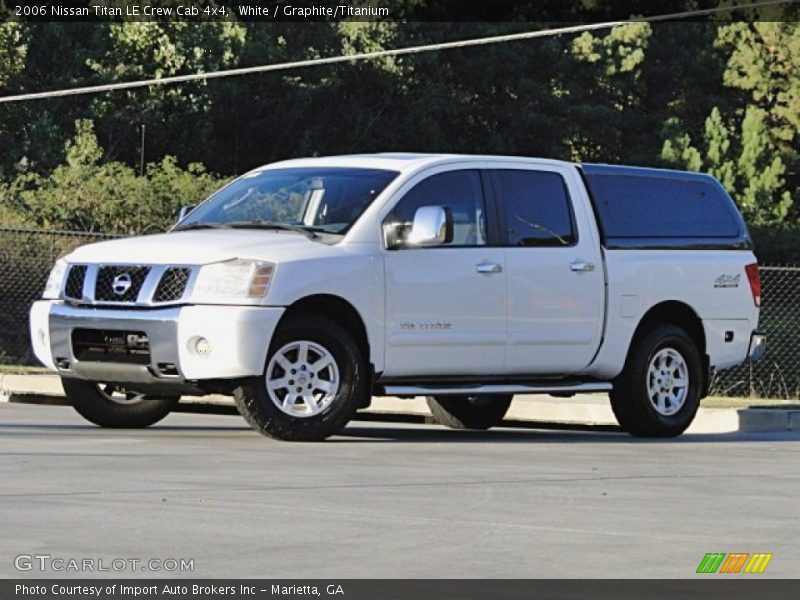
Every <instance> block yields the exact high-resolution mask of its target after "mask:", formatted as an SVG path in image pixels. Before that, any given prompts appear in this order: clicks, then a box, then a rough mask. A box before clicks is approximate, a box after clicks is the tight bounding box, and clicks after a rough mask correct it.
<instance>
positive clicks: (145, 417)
mask: <svg viewBox="0 0 800 600" xmlns="http://www.w3.org/2000/svg"><path fill="white" fill-rule="evenodd" d="M61 385H62V386H63V387H64V393H65V394H66V396H67V399H68V400H69V401H70V402H71V403H72V406H73V407H74V408H75V410H76V411H78V414H80V415H81V416H82V417H83V418H84V419H86V420H87V421H90V422H91V423H94V424H95V425H99V426H100V427H111V428H115V429H142V428H144V427H149V426H150V425H153V424H154V423H158V422H159V421H160V420H161V419H163V418H164V417H166V416H167V415H168V414H169V413H170V412H171V411H172V410H173V409H174V408H175V405H176V404H177V403H178V400H179V399H180V397H179V396H174V397H167V398H154V397H152V396H145V395H144V394H137V393H136V392H126V391H124V390H121V389H119V388H117V387H114V386H111V385H107V384H103V383H96V382H93V381H84V380H82V379H72V378H68V377H62V378H61Z"/></svg>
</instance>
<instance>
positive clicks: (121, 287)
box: [111, 273, 133, 296]
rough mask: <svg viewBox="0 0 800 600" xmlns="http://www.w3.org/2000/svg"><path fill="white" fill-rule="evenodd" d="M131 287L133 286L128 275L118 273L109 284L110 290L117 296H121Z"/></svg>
mask: <svg viewBox="0 0 800 600" xmlns="http://www.w3.org/2000/svg"><path fill="white" fill-rule="evenodd" d="M131 285H133V280H132V279H131V276H130V275H129V274H128V273H120V274H119V275H117V276H116V277H114V281H113V282H112V283H111V289H112V290H113V291H114V293H115V294H116V295H117V296H123V295H125V292H127V291H128V290H129V289H131Z"/></svg>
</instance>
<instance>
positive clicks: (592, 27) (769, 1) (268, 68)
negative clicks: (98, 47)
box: [0, 0, 798, 104]
mask: <svg viewBox="0 0 800 600" xmlns="http://www.w3.org/2000/svg"><path fill="white" fill-rule="evenodd" d="M797 1H798V0H766V1H764V2H754V3H752V4H743V5H740V6H720V7H717V8H706V9H699V10H691V11H685V12H679V13H670V14H665V15H654V16H650V17H639V18H634V19H629V20H627V21H604V22H601V23H588V24H583V25H571V26H567V27H558V28H555V29H540V30H537V31H525V32H521V33H511V34H506V35H496V36H490V37H482V38H473V39H468V40H457V41H452V42H440V43H436V44H424V45H421V46H409V47H406V48H394V49H390V50H377V51H375V52H362V53H357V54H347V55H340V56H329V57H326V58H311V59H307V60H296V61H290V62H284V63H275V64H270V65H258V66H254V67H242V68H238V69H226V70H220V71H210V72H206V73H191V74H188V75H173V76H170V77H161V78H158V79H141V80H137V81H126V82H118V83H107V84H101V85H90V86H85V87H76V88H65V89H60V90H51V91H47V92H33V93H29V94H17V95H13V96H0V104H2V103H8V102H21V101H24V100H41V99H44V98H59V97H63V96H78V95H82V94H97V93H100V92H110V91H114V90H128V89H133V88H140V87H147V86H151V85H168V84H172V83H184V82H187V81H198V80H208V79H220V78H222V77H237V76H240V75H250V74H252V73H268V72H272V71H285V70H288V69H300V68H305V67H315V66H320V65H332V64H337V63H349V62H357V61H362V60H373V59H376V58H386V57H393V56H404V55H410V54H421V53H423V52H436V51H439V50H452V49H456V48H469V47H474V46H487V45H489V44H500V43H505V42H515V41H520V40H531V39H536V38H543V37H551V36H556V35H563V34H568V33H581V32H584V31H597V30H599V29H611V28H612V27H618V26H620V25H627V24H630V23H655V22H659V21H673V20H680V19H687V18H690V17H702V16H710V15H715V14H722V13H729V12H734V11H738V10H749V9H752V8H762V7H766V6H774V5H780V4H792V3H795V2H797Z"/></svg>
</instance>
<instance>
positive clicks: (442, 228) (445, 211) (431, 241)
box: [406, 206, 453, 247]
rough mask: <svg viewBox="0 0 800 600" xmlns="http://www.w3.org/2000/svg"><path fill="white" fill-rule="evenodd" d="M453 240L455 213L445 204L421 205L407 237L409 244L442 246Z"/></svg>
mask: <svg viewBox="0 0 800 600" xmlns="http://www.w3.org/2000/svg"><path fill="white" fill-rule="evenodd" d="M452 241H453V214H452V213H451V212H450V209H449V208H447V207H444V206H420V207H419V208H418V209H417V212H416V213H414V223H413V224H412V226H411V231H410V232H409V234H408V238H406V244H407V245H408V246H416V247H426V246H441V245H442V244H447V243H449V242H452Z"/></svg>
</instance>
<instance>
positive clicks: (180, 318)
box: [30, 300, 284, 387]
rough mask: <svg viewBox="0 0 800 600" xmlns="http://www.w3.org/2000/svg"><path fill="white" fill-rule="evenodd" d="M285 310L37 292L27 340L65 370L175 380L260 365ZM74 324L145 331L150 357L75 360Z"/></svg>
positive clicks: (109, 378) (103, 377) (122, 379)
mask: <svg viewBox="0 0 800 600" xmlns="http://www.w3.org/2000/svg"><path fill="white" fill-rule="evenodd" d="M283 312H284V309H283V308H280V307H256V306H198V305H192V306H180V307H170V308H161V309H141V310H138V309H130V310H129V309H124V310H119V309H102V308H87V307H76V306H71V305H69V304H65V303H63V302H58V301H47V300H41V301H39V302H36V303H34V305H33V307H32V308H31V315H30V316H31V318H30V326H31V340H32V343H33V350H34V353H35V354H36V357H37V358H38V359H39V360H40V361H41V362H42V363H44V364H45V365H46V366H48V367H49V368H50V369H52V370H54V371H56V372H58V373H59V374H61V375H62V376H64V377H75V378H79V379H87V380H90V381H104V382H109V383H124V384H141V385H143V386H151V387H152V386H158V385H161V386H164V387H166V386H169V385H170V384H172V385H174V386H175V387H179V386H180V385H181V384H183V383H187V382H197V381H202V380H215V379H236V378H240V377H249V376H255V375H260V374H261V373H263V371H264V364H265V361H266V356H267V349H268V348H269V343H270V340H271V339H272V335H273V333H274V331H275V328H276V326H277V324H278V321H279V320H280V318H281V316H282V315H283ZM77 328H80V329H98V330H119V331H140V332H144V333H145V334H146V335H147V338H148V340H149V352H150V357H149V362H148V364H130V363H127V362H111V361H108V360H103V361H87V360H78V359H77V357H76V356H75V352H74V349H73V347H72V346H73V344H72V332H73V330H75V329H77ZM200 338H205V339H206V340H207V341H208V349H209V350H208V351H207V352H205V353H200V352H198V350H197V348H196V345H197V344H196V343H197V341H198V340H199V339H200Z"/></svg>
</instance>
